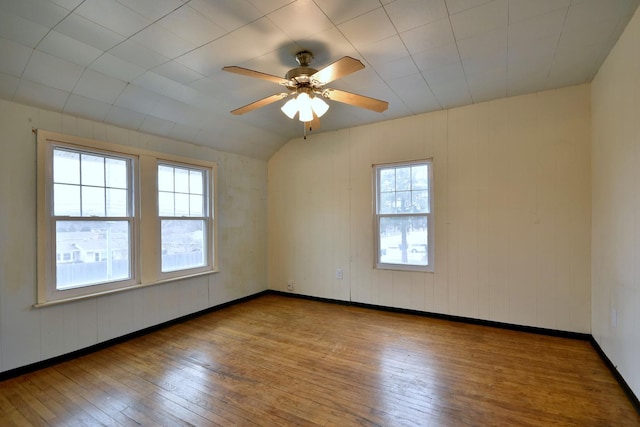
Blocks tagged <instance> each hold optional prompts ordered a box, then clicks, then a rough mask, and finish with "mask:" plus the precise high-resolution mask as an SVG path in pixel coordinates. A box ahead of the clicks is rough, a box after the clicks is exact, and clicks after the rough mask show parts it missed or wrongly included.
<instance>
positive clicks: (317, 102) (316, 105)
mask: <svg viewBox="0 0 640 427" xmlns="http://www.w3.org/2000/svg"><path fill="white" fill-rule="evenodd" d="M311 108H313V112H314V113H316V116H318V117H322V115H323V114H324V113H326V112H327V110H328V109H329V104H327V103H326V102H324V100H323V99H322V98H319V97H317V96H314V97H313V98H311Z"/></svg>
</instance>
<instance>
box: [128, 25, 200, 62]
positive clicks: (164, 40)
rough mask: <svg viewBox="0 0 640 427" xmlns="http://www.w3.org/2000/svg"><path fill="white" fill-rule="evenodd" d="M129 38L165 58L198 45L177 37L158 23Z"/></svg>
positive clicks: (175, 55)
mask: <svg viewBox="0 0 640 427" xmlns="http://www.w3.org/2000/svg"><path fill="white" fill-rule="evenodd" d="M131 40H133V41H136V42H138V43H140V44H141V45H142V46H145V47H147V48H149V49H151V50H152V51H154V52H157V53H159V54H160V55H162V56H163V57H165V58H175V57H177V56H180V55H182V54H183V53H187V52H189V51H190V50H193V49H195V48H196V47H198V46H197V45H196V44H195V43H191V42H188V41H186V40H185V39H183V38H180V37H178V36H177V35H175V34H174V33H172V32H171V31H169V30H167V29H165V28H164V27H162V26H160V25H159V24H152V25H149V26H148V27H147V28H145V29H144V30H142V31H140V32H139V33H137V34H136V35H135V36H133V37H131Z"/></svg>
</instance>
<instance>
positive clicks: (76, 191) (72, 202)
mask: <svg viewBox="0 0 640 427" xmlns="http://www.w3.org/2000/svg"><path fill="white" fill-rule="evenodd" d="M53 214H54V215H58V216H80V186H78V185H66V184H54V185H53Z"/></svg>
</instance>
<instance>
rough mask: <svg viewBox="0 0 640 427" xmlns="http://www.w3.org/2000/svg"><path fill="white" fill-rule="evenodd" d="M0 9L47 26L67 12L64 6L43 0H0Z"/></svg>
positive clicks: (57, 20) (60, 18)
mask: <svg viewBox="0 0 640 427" xmlns="http://www.w3.org/2000/svg"><path fill="white" fill-rule="evenodd" d="M0 10H2V11H4V12H6V13H9V14H13V15H16V16H20V17H21V18H24V19H27V20H29V21H32V22H36V23H38V24H40V25H42V26H43V27H48V28H50V27H53V26H54V25H56V24H57V23H58V22H60V21H62V19H63V18H64V17H65V16H67V15H68V14H69V10H67V9H65V8H64V7H60V6H59V5H57V4H55V3H51V2H49V1H44V0H19V1H16V0H0Z"/></svg>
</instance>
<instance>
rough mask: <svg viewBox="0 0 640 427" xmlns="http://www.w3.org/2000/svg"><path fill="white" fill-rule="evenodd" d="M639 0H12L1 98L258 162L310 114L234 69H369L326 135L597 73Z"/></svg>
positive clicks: (353, 84) (0, 17) (3, 26)
mask: <svg viewBox="0 0 640 427" xmlns="http://www.w3.org/2000/svg"><path fill="white" fill-rule="evenodd" d="M639 2H640V0H395V1H391V0H349V1H344V0H297V1H291V0H190V1H185V0H117V1H116V0H19V1H18V0H0V97H2V98H4V99H8V100H13V101H16V102H20V103H24V104H29V105H34V106H38V107H43V108H47V109H51V110H55V111H61V112H65V113H69V114H73V115H76V116H80V117H85V118H89V119H91V120H96V121H99V122H105V123H109V124H114V125H117V126H121V127H124V128H128V129H135V130H140V131H143V132H148V133H152V134H156V135H161V136H167V137H170V138H175V139H179V140H184V141H190V142H193V143H196V144H200V145H205V146H211V147H214V148H217V149H221V150H224V151H229V152H234V153H238V154H242V155H246V156H249V157H254V158H258V159H267V158H269V157H270V156H271V155H272V154H273V153H274V152H275V151H276V150H278V148H279V147H280V146H281V145H282V144H284V143H285V142H286V141H288V140H289V139H291V138H294V137H298V136H300V135H302V132H303V126H302V123H300V122H299V121H297V120H290V119H288V118H287V117H285V116H284V115H283V114H282V112H281V111H280V109H279V107H280V106H281V104H282V103H284V101H281V102H278V103H274V104H271V105H269V106H266V107H264V108H261V109H259V110H255V111H252V112H250V113H247V114H245V115H242V116H233V115H231V114H230V113H229V111H230V110H233V109H235V108H238V107H240V106H243V105H245V104H248V103H250V102H253V101H254V100H257V99H259V98H263V97H266V96H269V95H271V94H274V93H278V92H279V91H281V89H282V88H281V87H279V86H277V85H275V84H273V83H270V82H268V81H262V80H258V79H252V78H248V77H245V76H240V75H235V74H231V73H225V72H223V71H221V68H222V67H223V66H225V65H239V66H242V67H246V68H252V69H255V70H259V71H262V72H265V73H269V74H273V75H277V76H284V74H285V73H286V72H287V70H289V69H290V68H293V67H294V66H296V65H297V64H296V63H295V59H294V56H295V53H296V52H298V51H300V50H305V49H306V50H311V51H312V52H313V53H314V55H315V59H314V61H313V63H312V64H311V65H312V66H313V67H314V68H318V69H319V68H322V67H323V66H325V65H328V64H330V63H331V62H333V61H335V60H337V59H339V58H341V57H343V56H346V55H348V56H352V57H354V58H357V59H359V60H361V61H362V62H363V63H364V64H365V65H366V68H365V69H364V70H361V71H358V72H357V73H354V74H351V75H349V76H347V77H345V78H343V79H340V80H337V81H335V82H334V83H332V84H331V87H335V88H338V89H342V90H347V91H351V92H357V93H360V94H362V95H365V96H369V97H374V98H379V99H383V100H386V101H388V102H389V109H388V110H387V111H385V112H384V113H376V112H371V111H368V110H363V109H360V108H357V107H353V106H349V105H344V104H340V103H337V102H331V101H330V104H331V108H330V110H329V112H328V113H327V114H326V115H325V116H324V117H323V120H322V128H321V129H320V131H328V130H335V129H340V128H345V127H351V126H356V125H360V124H365V123H371V122H375V121H380V120H388V119H392V118H398V117H403V116H408V115H413V114H419V113H424V112H428V111H433V110H439V109H443V108H450V107H456V106H460V105H465V104H470V103H476V102H482V101H487V100H491V99H495V98H501V97H505V96H512V95H518V94H523V93H529V92H534V91H539V90H545V89H550V88H556V87H562V86H568V85H573V84H580V83H585V82H589V81H591V79H592V78H593V77H594V75H595V73H596V71H597V70H598V68H599V67H600V65H601V64H602V62H603V61H604V59H605V58H606V56H607V54H608V53H609V51H610V49H611V48H612V46H613V45H614V43H615V41H616V40H617V39H618V37H619V35H620V34H621V33H622V31H623V29H624V27H625V26H626V24H627V22H628V21H629V19H630V17H631V15H632V14H633V12H634V11H635V9H636V8H637V7H638V3H639Z"/></svg>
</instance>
